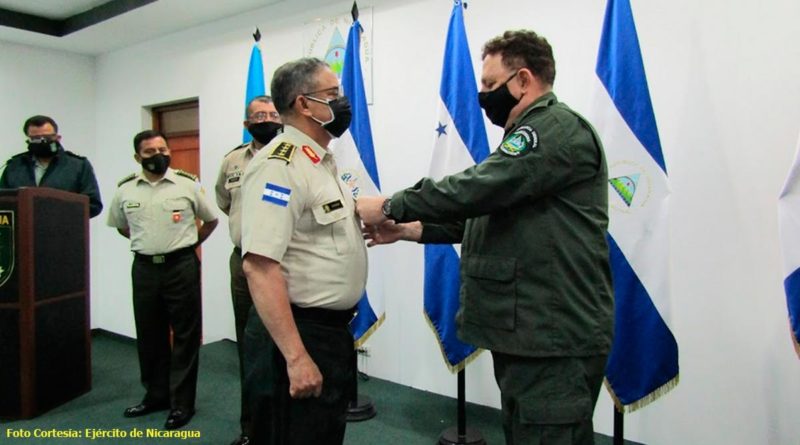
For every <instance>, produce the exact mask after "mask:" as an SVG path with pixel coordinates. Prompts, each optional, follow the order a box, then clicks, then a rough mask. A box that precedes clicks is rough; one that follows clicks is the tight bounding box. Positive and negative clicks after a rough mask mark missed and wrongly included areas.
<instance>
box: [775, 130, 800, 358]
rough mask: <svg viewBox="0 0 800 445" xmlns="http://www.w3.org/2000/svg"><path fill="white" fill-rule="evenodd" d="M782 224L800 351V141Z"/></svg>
mask: <svg viewBox="0 0 800 445" xmlns="http://www.w3.org/2000/svg"><path fill="white" fill-rule="evenodd" d="M778 224H779V225H780V232H781V246H782V248H783V272H784V277H785V278H784V280H783V287H784V289H785V290H786V305H787V307H788V309H789V328H790V330H791V334H792V343H794V347H795V351H796V352H797V354H798V355H800V141H798V143H797V152H796V154H795V157H794V163H793V164H792V170H791V171H789V176H788V177H787V178H786V183H785V184H784V185H783V191H781V196H780V198H778Z"/></svg>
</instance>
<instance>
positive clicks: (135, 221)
mask: <svg viewBox="0 0 800 445" xmlns="http://www.w3.org/2000/svg"><path fill="white" fill-rule="evenodd" d="M146 207H147V203H144V202H139V201H131V200H126V201H123V202H122V212H123V213H124V214H125V219H126V221H127V226H128V227H140V226H141V225H142V224H143V223H144V222H145V221H146V220H147V212H146V210H147V208H146Z"/></svg>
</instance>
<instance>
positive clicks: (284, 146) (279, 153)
mask: <svg viewBox="0 0 800 445" xmlns="http://www.w3.org/2000/svg"><path fill="white" fill-rule="evenodd" d="M296 149H297V146H296V145H294V144H291V143H289V142H281V143H280V144H278V146H277V147H275V148H274V149H272V153H270V154H269V157H268V158H267V159H281V160H283V161H286V163H287V164H288V163H289V162H291V161H292V155H293V154H294V151H295V150H296Z"/></svg>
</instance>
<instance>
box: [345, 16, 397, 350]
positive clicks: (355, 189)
mask: <svg viewBox="0 0 800 445" xmlns="http://www.w3.org/2000/svg"><path fill="white" fill-rule="evenodd" d="M360 48H361V24H360V23H359V21H358V20H355V21H353V25H352V26H350V32H349V34H348V36H347V47H346V48H345V52H344V67H343V68H342V88H343V89H344V94H345V95H346V96H347V98H348V99H350V104H351V106H352V108H353V119H352V121H351V123H350V129H349V130H348V131H347V132H345V133H344V134H343V135H342V137H340V138H339V139H338V140H336V141H335V143H334V144H333V145H332V150H333V153H334V156H335V159H336V165H337V168H338V171H339V177H340V178H341V179H342V181H343V182H344V183H345V184H347V186H348V187H350V190H351V191H352V193H353V197H354V198H357V197H358V196H360V195H380V190H381V182H380V178H378V164H377V162H376V161H375V148H374V146H373V144H372V129H371V127H370V124H369V110H368V108H367V96H366V94H365V92H364V77H363V74H362V72H361V53H360ZM383 250H384V249H369V251H368V255H369V275H368V278H367V289H366V290H365V291H364V295H363V296H362V297H361V300H360V301H359V302H358V314H357V315H356V317H355V318H354V319H353V321H352V322H350V327H351V329H352V330H353V337H354V338H355V344H356V347H358V346H360V345H362V344H363V343H364V342H365V341H366V340H367V338H369V336H370V334H372V332H374V331H375V329H377V328H378V327H379V326H380V325H381V323H383V320H384V317H385V314H384V309H385V305H384V292H383V270H384V267H383V264H385V263H386V262H385V259H384V258H385V252H383Z"/></svg>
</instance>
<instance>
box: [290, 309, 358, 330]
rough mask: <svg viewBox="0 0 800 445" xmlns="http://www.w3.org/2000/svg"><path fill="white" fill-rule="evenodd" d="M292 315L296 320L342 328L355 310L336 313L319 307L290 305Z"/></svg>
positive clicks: (353, 314)
mask: <svg viewBox="0 0 800 445" xmlns="http://www.w3.org/2000/svg"><path fill="white" fill-rule="evenodd" d="M292 315H294V318H295V319H296V320H306V321H315V322H319V323H322V324H328V325H334V326H344V325H347V324H348V323H350V321H351V320H352V319H353V317H354V316H355V308H350V309H345V310H342V311H337V310H334V309H324V308H321V307H300V306H295V305H292Z"/></svg>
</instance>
